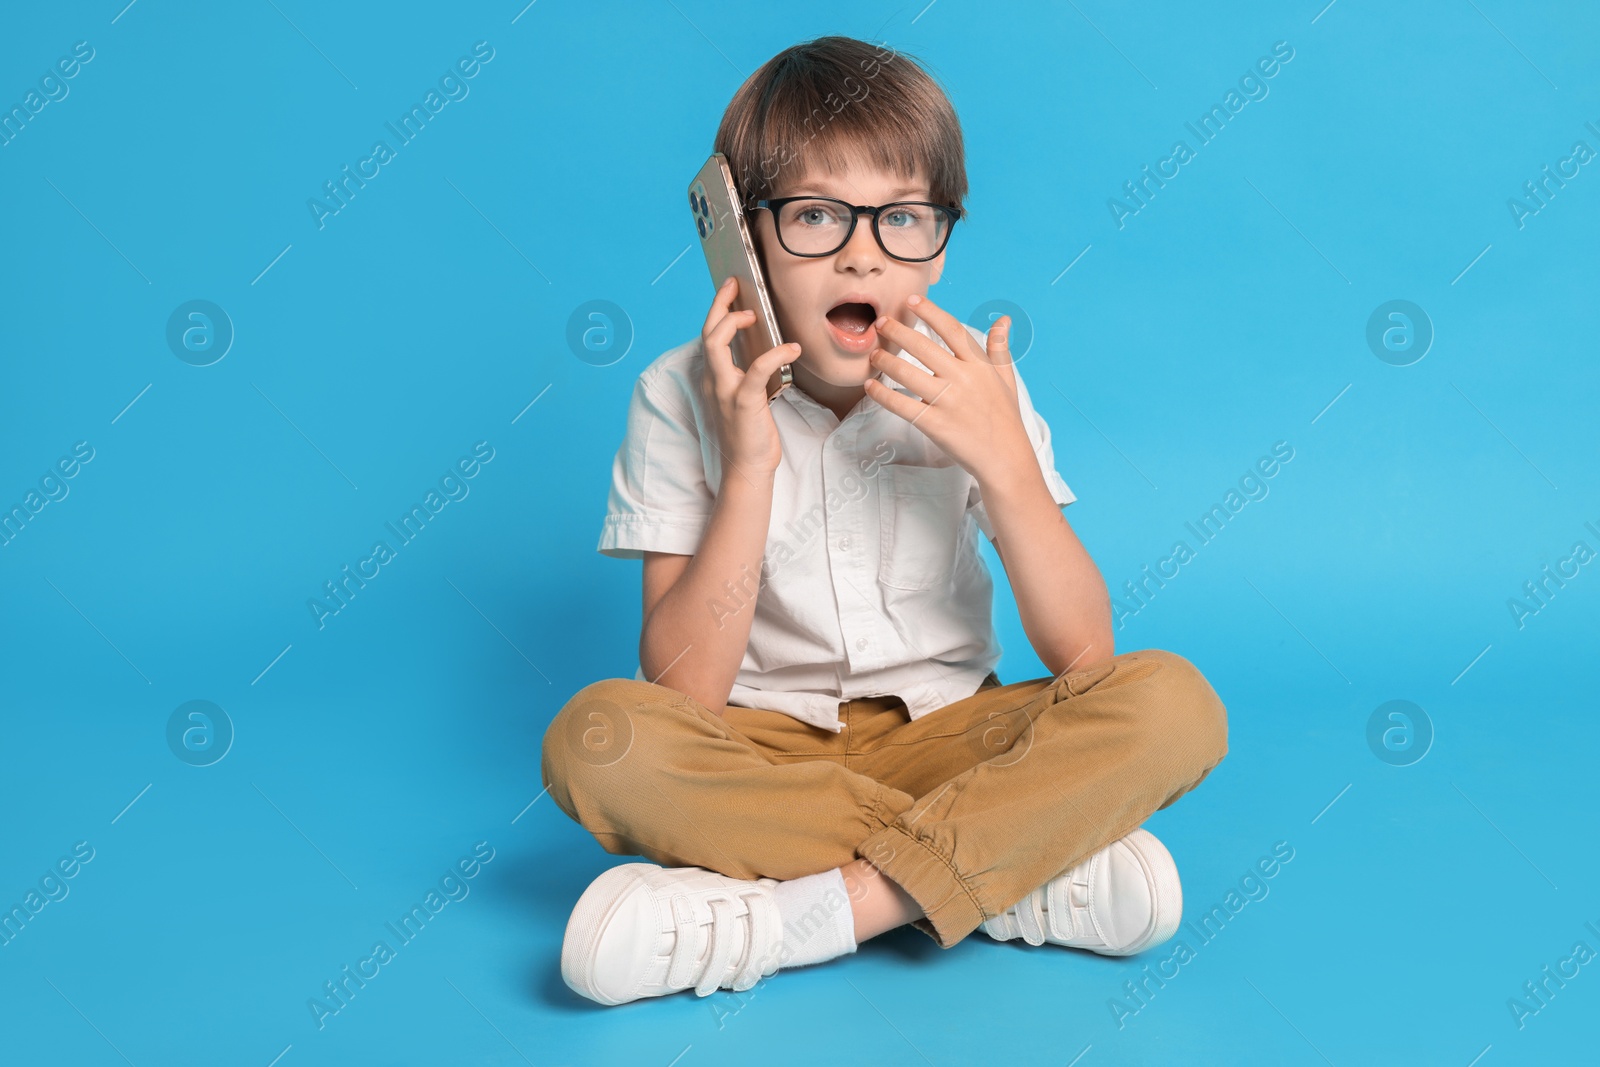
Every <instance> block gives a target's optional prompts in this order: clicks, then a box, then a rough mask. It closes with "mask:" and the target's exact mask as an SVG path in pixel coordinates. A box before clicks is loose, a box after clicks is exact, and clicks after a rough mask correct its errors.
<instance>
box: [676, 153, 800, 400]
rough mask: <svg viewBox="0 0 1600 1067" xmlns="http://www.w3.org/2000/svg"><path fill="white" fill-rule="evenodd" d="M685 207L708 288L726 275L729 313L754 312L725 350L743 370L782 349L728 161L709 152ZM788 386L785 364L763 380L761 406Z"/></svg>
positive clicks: (790, 372) (790, 373)
mask: <svg viewBox="0 0 1600 1067" xmlns="http://www.w3.org/2000/svg"><path fill="white" fill-rule="evenodd" d="M689 208H690V210H691V211H692V212H693V213H694V224H695V229H696V231H697V232H698V233H699V234H700V250H701V251H702V252H704V253H705V257H706V266H707V267H709V268H710V269H711V284H712V286H713V287H714V288H720V287H721V285H722V283H723V282H724V281H726V280H727V279H728V276H729V275H730V274H731V275H733V276H734V277H736V278H738V279H739V292H738V294H737V295H736V296H735V297H734V298H733V310H735V311H745V310H750V311H754V312H755V313H756V320H755V322H753V323H752V324H750V325H749V326H747V327H745V328H744V329H742V330H737V331H735V332H734V335H733V341H732V342H731V343H730V345H729V348H730V349H731V350H732V352H733V361H734V363H736V364H737V365H738V366H739V368H740V369H741V370H743V369H745V368H747V367H749V366H750V361H751V360H753V359H755V358H756V357H757V356H759V355H761V354H762V353H763V352H767V351H769V350H771V349H773V348H776V347H777V346H779V345H781V344H783V338H782V337H780V336H779V335H778V316H777V315H776V314H775V313H774V312H773V310H772V297H771V295H770V294H769V293H768V291H767V279H766V277H765V276H764V275H763V273H762V270H761V260H760V258H759V257H758V256H757V255H756V246H755V242H754V241H752V240H751V239H750V227H749V226H748V225H747V224H746V222H745V217H744V211H743V210H742V209H741V208H740V206H739V191H738V189H736V188H735V187H734V184H733V172H732V171H730V170H729V169H728V159H727V157H726V156H724V155H723V154H722V153H721V152H713V153H712V154H711V158H710V159H708V160H706V164H705V166H703V167H701V168H700V173H698V174H696V175H695V176H694V181H692V182H690V183H689ZM793 381H794V372H793V370H792V369H791V365H790V364H788V363H785V364H784V365H783V366H781V367H779V368H778V369H777V370H775V371H773V373H772V377H771V378H770V379H768V380H767V403H769V404H770V403H772V401H773V400H774V399H776V398H777V396H778V394H779V393H781V392H783V390H784V389H785V388H787V387H788V385H789V384H790V383H791V382H793Z"/></svg>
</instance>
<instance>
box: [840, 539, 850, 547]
mask: <svg viewBox="0 0 1600 1067" xmlns="http://www.w3.org/2000/svg"><path fill="white" fill-rule="evenodd" d="M839 547H840V548H849V547H850V538H848V537H846V538H845V539H844V540H843V541H840V542H839Z"/></svg>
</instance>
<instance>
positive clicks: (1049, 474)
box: [967, 335, 1078, 541]
mask: <svg viewBox="0 0 1600 1067" xmlns="http://www.w3.org/2000/svg"><path fill="white" fill-rule="evenodd" d="M980 343H981V335H980ZM1011 370H1012V373H1014V374H1015V375H1016V378H1017V405H1018V407H1019V408H1020V409H1021V411H1022V425H1023V426H1024V427H1025V428H1026V429H1027V431H1028V440H1029V441H1031V442H1032V443H1033V454H1034V455H1035V456H1036V457H1037V458H1038V460H1039V470H1040V473H1042V474H1043V475H1044V482H1045V485H1046V486H1048V487H1049V489H1050V497H1051V499H1053V500H1054V501H1055V502H1056V504H1057V505H1059V506H1060V507H1063V508H1064V507H1066V506H1067V505H1068V504H1070V503H1072V502H1073V501H1074V500H1076V499H1078V498H1077V497H1076V496H1074V495H1073V492H1072V490H1071V489H1069V488H1068V487H1067V483H1066V482H1065V481H1064V480H1062V477H1061V475H1060V474H1059V473H1057V472H1056V460H1055V453H1054V451H1053V450H1052V449H1051V447H1050V426H1049V424H1048V423H1046V422H1045V421H1044V416H1042V415H1040V414H1039V413H1038V412H1037V411H1035V410H1034V407H1033V400H1032V399H1031V398H1030V397H1029V396H1028V387H1027V386H1026V385H1024V384H1022V372H1021V371H1020V370H1018V369H1017V367H1016V366H1015V365H1013V366H1012V368H1011ZM967 514H969V515H971V516H972V518H973V521H975V522H976V523H977V524H978V529H980V530H982V531H983V535H984V536H985V537H987V538H989V539H990V540H991V541H992V540H994V526H993V524H991V523H990V521H989V511H988V509H987V508H986V507H984V503H983V497H982V494H981V493H980V492H979V489H978V485H977V483H976V482H974V483H973V486H972V491H971V493H969V494H968V496H967Z"/></svg>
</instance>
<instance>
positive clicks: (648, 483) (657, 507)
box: [598, 320, 1076, 732]
mask: <svg viewBox="0 0 1600 1067" xmlns="http://www.w3.org/2000/svg"><path fill="white" fill-rule="evenodd" d="M915 328H916V330H917V331H918V332H919V333H921V334H923V335H924V336H928V337H932V338H933V339H934V340H935V341H937V342H938V343H939V345H940V346H941V347H943V348H944V349H945V350H946V351H949V346H948V345H946V344H945V343H944V341H943V340H942V339H940V338H939V337H938V335H936V334H934V333H933V332H932V331H931V330H930V329H929V328H928V326H927V324H926V323H924V322H922V321H921V320H918V321H917V322H916V323H915ZM967 330H968V332H969V333H971V334H972V335H973V336H974V337H975V338H976V339H977V340H978V343H979V344H980V345H981V344H982V343H983V339H984V335H983V333H982V332H981V331H979V330H977V329H975V328H974V327H971V326H968V327H967ZM901 355H902V357H903V358H905V359H906V360H908V361H909V362H910V363H911V364H912V365H913V366H916V367H918V368H920V369H924V370H926V369H928V368H927V367H926V365H925V364H923V363H922V362H921V361H920V360H918V359H917V358H916V357H915V356H913V355H911V354H910V353H909V352H902V353H901ZM704 361H705V353H704V349H703V347H702V344H701V342H700V340H699V339H698V338H696V339H695V340H693V341H691V342H689V343H687V344H683V345H680V346H678V347H677V348H673V349H671V350H670V351H667V352H665V353H663V354H662V355H661V356H659V357H657V358H656V359H655V361H654V362H652V363H651V364H650V365H649V366H648V367H646V368H645V369H644V371H643V372H641V373H640V375H639V379H638V381H637V382H636V383H635V385H634V389H633V396H632V399H631V401H630V403H629V407H628V426H627V434H626V437H625V438H624V440H623V442H622V446H621V448H619V449H618V451H617V456H616V460H615V461H614V463H613V464H612V475H611V491H610V498H609V501H608V503H607V509H606V516H605V521H604V523H603V525H602V528H601V534H600V544H599V546H598V551H599V552H601V553H602V554H604V555H607V556H612V557H615V558H618V559H642V558H643V554H644V552H645V551H652V552H673V553H679V554H682V555H693V554H694V553H695V552H696V550H697V549H698V547H699V544H700V539H701V536H702V535H703V534H704V532H705V528H706V525H707V523H708V522H709V521H710V517H711V511H712V506H713V504H714V501H715V499H716V493H717V490H718V487H719V486H720V485H721V481H722V470H723V461H722V455H721V453H720V452H719V451H718V449H717V448H716V446H715V444H714V443H713V441H712V438H711V434H712V433H713V432H714V431H713V430H712V429H711V424H710V422H709V420H708V415H709V413H708V412H706V411H704V410H703V404H702V402H701V395H700V375H701V373H702V369H703V366H704ZM1015 369H1016V368H1015V367H1013V370H1015ZM1016 378H1017V398H1018V401H1019V406H1020V408H1021V412H1022V418H1023V425H1024V426H1025V427H1026V428H1027V431H1028V436H1029V438H1030V439H1031V440H1032V442H1033V448H1034V452H1035V454H1036V455H1037V457H1038V460H1039V468H1040V470H1041V472H1042V473H1043V475H1044V480H1045V483H1046V484H1047V485H1048V486H1049V489H1050V495H1051V496H1052V497H1053V498H1054V500H1055V502H1056V503H1057V504H1058V505H1061V506H1063V507H1065V506H1066V505H1067V504H1070V503H1072V501H1073V500H1075V499H1076V497H1074V496H1073V493H1072V490H1070V489H1069V488H1067V483H1066V482H1065V481H1063V480H1062V478H1061V475H1060V474H1058V473H1057V472H1056V469H1055V459H1054V455H1053V453H1052V452H1051V448H1050V429H1049V427H1048V425H1046V423H1045V421H1044V419H1043V418H1042V417H1041V416H1040V415H1039V414H1038V412H1036V411H1035V410H1034V408H1033V404H1032V402H1031V401H1030V399H1029V397H1028V390H1027V387H1026V386H1024V385H1023V382H1022V375H1021V373H1020V372H1019V373H1017V375H1016ZM880 380H881V381H882V382H883V384H885V385H887V386H890V387H891V388H893V389H895V390H897V391H899V392H902V393H906V394H907V395H911V396H914V395H915V394H913V393H911V391H910V390H909V389H907V388H905V387H904V386H902V385H900V384H899V383H897V382H895V381H894V380H893V379H891V378H889V377H888V376H887V375H884V376H883V377H882V378H881V379H880ZM772 415H773V419H774V421H775V422H776V424H777V427H778V435H779V439H780V442H781V444H782V448H783V461H782V463H781V464H780V465H779V467H778V470H777V472H776V474H775V482H774V486H773V493H772V521H771V524H770V526H769V528H768V534H767V544H766V550H765V554H764V557H763V560H762V565H761V570H762V573H761V579H762V580H761V584H760V592H759V594H758V595H757V596H756V610H755V617H754V619H753V620H752V622H751V626H750V641H749V644H748V646H747V647H746V649H745V654H744V660H743V661H742V663H741V664H740V667H739V672H738V675H737V676H736V678H735V680H734V684H733V688H732V690H731V692H730V693H729V695H728V703H729V704H734V705H738V706H741V707H750V708H764V709H767V710H771V711H779V712H783V713H784V714H787V715H791V716H793V717H794V718H796V719H799V720H800V721H801V722H805V723H810V724H811V725H813V726H816V727H820V728H822V729H825V730H832V731H834V732H838V731H840V730H842V729H843V725H842V724H841V723H840V721H839V704H840V702H841V701H843V700H851V699H855V698H858V697H868V696H884V695H896V696H899V697H900V698H901V699H902V700H904V701H905V703H906V708H907V712H908V714H909V716H910V718H912V719H917V718H920V717H922V716H923V715H926V714H928V713H929V712H931V711H936V710H937V709H939V708H942V707H944V706H946V705H947V704H951V703H953V702H955V701H957V700H960V699H962V698H964V697H968V696H971V695H972V694H973V693H975V692H977V690H978V687H979V686H980V685H981V684H982V682H983V681H984V679H985V678H987V677H988V675H989V672H990V671H992V670H993V669H994V666H995V664H996V663H998V662H999V661H1000V654H1001V647H1000V642H999V638H998V636H997V635H996V634H995V631H994V625H993V621H992V617H991V616H992V601H993V592H994V585H993V581H992V580H991V578H990V575H989V569H988V567H987V566H986V565H985V563H984V561H983V558H982V557H981V556H980V555H979V553H978V541H977V533H978V531H980V530H981V531H982V532H983V534H984V536H986V537H990V538H992V537H993V536H994V528H993V527H992V526H991V525H990V522H989V515H988V512H987V511H986V510H985V508H984V502H983V500H982V499H981V497H980V495H979V492H978V483H977V480H976V479H975V478H974V477H973V476H972V475H971V474H969V473H967V471H966V470H965V468H963V467H961V466H960V465H959V464H957V463H956V462H955V460H954V459H952V458H951V457H950V455H949V453H947V452H945V451H944V450H943V449H942V448H940V447H939V446H938V445H936V444H934V443H933V441H931V440H930V439H929V438H928V437H927V436H926V435H925V434H924V433H923V432H922V431H921V430H920V429H918V428H917V427H915V426H913V425H911V423H909V422H907V421H906V420H905V419H903V418H901V417H900V416H899V415H896V414H894V413H892V412H890V411H888V410H886V409H884V408H883V407H881V406H879V405H878V404H877V403H875V402H873V401H870V400H864V401H863V402H862V403H861V404H859V405H858V406H857V407H856V408H855V409H853V410H852V411H851V412H850V413H849V414H848V415H847V416H846V418H845V419H844V421H843V422H840V421H839V419H838V418H837V417H836V416H835V415H834V414H833V412H832V411H830V410H828V409H827V408H825V407H823V406H822V405H821V404H820V403H818V402H817V401H816V400H814V399H812V398H811V397H810V396H808V395H806V394H805V393H803V392H801V391H800V389H799V388H798V387H797V386H794V385H791V386H789V387H788V388H787V389H785V390H784V391H783V392H782V393H780V394H779V396H778V397H777V398H776V399H775V400H774V401H773V402H772ZM731 477H740V475H739V473H738V472H737V471H734V472H733V473H732V474H731ZM735 584H736V585H737V584H738V583H735ZM749 588H751V584H750V583H749V582H747V583H746V589H749ZM747 599H748V593H745V592H740V591H739V590H737V589H735V590H734V591H733V592H732V593H730V595H729V596H728V598H727V600H726V603H725V605H724V607H723V610H724V611H725V612H726V614H728V615H732V614H733V613H734V612H736V611H737V610H739V608H740V607H741V606H743V604H744V602H745V601H746V600H747ZM706 621H707V623H708V624H713V623H714V617H713V615H712V614H711V609H708V615H707V619H706ZM635 677H636V678H639V679H644V673H643V668H642V667H641V668H640V669H639V671H638V672H636V674H635Z"/></svg>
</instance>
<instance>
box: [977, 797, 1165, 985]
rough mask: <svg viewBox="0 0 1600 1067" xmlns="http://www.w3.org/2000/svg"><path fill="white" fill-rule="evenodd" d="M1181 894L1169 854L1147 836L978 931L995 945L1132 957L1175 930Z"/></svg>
mask: <svg viewBox="0 0 1600 1067" xmlns="http://www.w3.org/2000/svg"><path fill="white" fill-rule="evenodd" d="M1182 917H1183V890H1182V888H1181V886H1180V885H1179V883H1178V865H1177V864H1175V863H1173V862H1172V854H1171V853H1170V852H1168V851H1167V849H1166V846H1165V845H1163V844H1162V843H1161V842H1160V841H1158V840H1156V836H1155V835H1154V834H1152V833H1151V832H1150V831H1148V830H1143V829H1140V830H1135V831H1133V833H1131V834H1129V835H1128V836H1127V837H1124V838H1122V839H1121V840H1118V841H1113V842H1112V843H1111V844H1109V845H1107V846H1106V847H1105V848H1103V849H1101V850H1100V851H1099V852H1096V853H1095V854H1094V855H1092V856H1090V857H1089V858H1088V859H1086V860H1084V861H1083V862H1082V863H1080V864H1078V865H1077V866H1076V867H1073V868H1072V869H1070V870H1066V871H1062V872H1061V873H1060V874H1058V875H1056V876H1055V877H1054V878H1052V879H1050V880H1049V881H1048V882H1046V883H1045V884H1044V885H1042V886H1040V887H1039V888H1038V889H1035V890H1034V891H1033V892H1031V893H1029V894H1028V895H1027V896H1025V897H1023V898H1022V899H1021V900H1019V901H1017V903H1015V904H1013V905H1012V906H1011V907H1009V908H1007V909H1006V910H1005V911H1003V912H1001V913H1000V914H999V915H996V916H995V917H994V918H993V919H989V920H987V921H985V922H984V923H983V924H982V926H981V927H980V929H982V930H983V932H984V933H986V934H988V935H989V936H990V937H992V938H994V939H995V940H997V941H1010V940H1013V939H1015V938H1018V937H1020V938H1022V939H1023V940H1024V941H1026V942H1027V943H1028V944H1030V945H1041V944H1043V943H1045V942H1046V941H1048V942H1050V943H1051V944H1054V945H1066V946H1068V947H1070V948H1082V949H1088V950H1089V951H1090V952H1097V953H1099V954H1100V955H1102V956H1131V955H1133V954H1134V953H1135V952H1141V951H1143V950H1144V949H1147V948H1149V947H1150V946H1151V945H1159V944H1161V943H1162V942H1163V941H1166V940H1167V939H1168V938H1170V937H1171V936H1172V935H1173V934H1174V933H1176V932H1177V930H1178V921H1179V920H1180V919H1181V918H1182Z"/></svg>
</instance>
